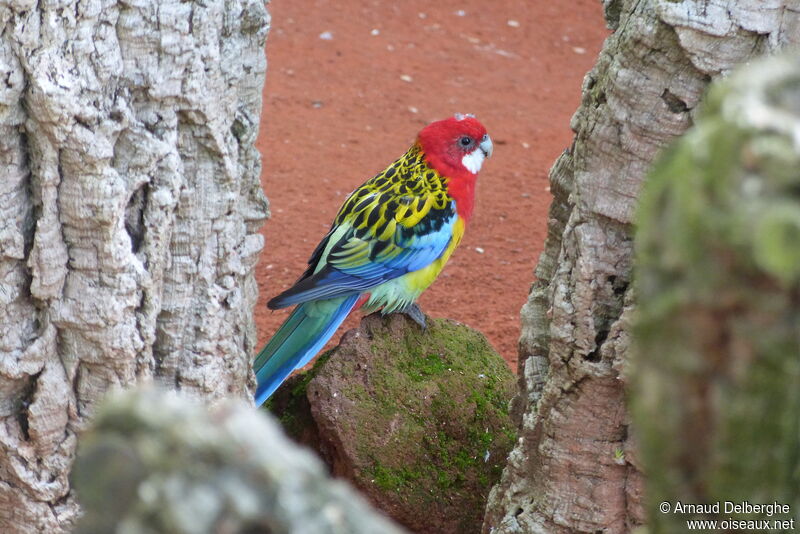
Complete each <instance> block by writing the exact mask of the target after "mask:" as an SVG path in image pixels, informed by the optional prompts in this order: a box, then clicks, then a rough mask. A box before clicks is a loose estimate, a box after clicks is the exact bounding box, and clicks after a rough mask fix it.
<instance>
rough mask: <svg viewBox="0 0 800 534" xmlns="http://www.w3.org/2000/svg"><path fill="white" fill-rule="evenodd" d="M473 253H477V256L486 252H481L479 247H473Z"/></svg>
mask: <svg viewBox="0 0 800 534" xmlns="http://www.w3.org/2000/svg"><path fill="white" fill-rule="evenodd" d="M475 252H477V253H478V254H483V253H484V252H486V251H485V250H483V249H482V248H481V247H475Z"/></svg>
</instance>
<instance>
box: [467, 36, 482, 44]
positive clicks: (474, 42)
mask: <svg viewBox="0 0 800 534" xmlns="http://www.w3.org/2000/svg"><path fill="white" fill-rule="evenodd" d="M467 41H469V42H470V43H472V44H480V42H481V40H480V39H478V38H477V37H467Z"/></svg>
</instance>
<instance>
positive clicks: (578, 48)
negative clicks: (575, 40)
mask: <svg viewBox="0 0 800 534" xmlns="http://www.w3.org/2000/svg"><path fill="white" fill-rule="evenodd" d="M572 51H573V52H575V53H576V54H585V53H586V49H585V48H584V47H582V46H573V47H572Z"/></svg>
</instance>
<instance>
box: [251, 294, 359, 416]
mask: <svg viewBox="0 0 800 534" xmlns="http://www.w3.org/2000/svg"><path fill="white" fill-rule="evenodd" d="M358 297H359V295H357V294H356V295H351V296H348V297H339V298H335V299H328V300H318V301H314V302H305V303H303V304H300V305H298V306H297V307H296V308H295V309H294V311H293V312H292V314H291V315H290V316H289V318H288V319H286V322H284V323H283V325H281V327H280V328H279V329H278V331H277V332H275V335H274V336H272V339H270V340H269V343H267V345H266V346H265V347H264V348H263V349H261V352H259V353H258V356H256V360H255V362H254V363H253V370H254V371H255V373H256V380H257V382H258V387H257V388H256V395H255V401H256V406H261V405H262V404H263V403H264V401H265V400H267V399H268V398H269V397H270V395H272V393H273V392H274V391H275V390H276V389H278V386H280V385H281V384H282V383H283V381H284V380H286V377H288V376H289V375H290V374H291V372H292V371H294V370H295V369H299V368H301V367H303V366H304V365H306V364H307V363H308V362H310V361H311V359H312V358H313V357H314V356H316V354H317V352H319V350H320V349H321V348H322V347H323V346H324V345H325V343H327V342H328V340H329V339H330V338H331V336H333V334H334V332H336V329H337V328H339V325H341V324H342V321H344V319H345V317H347V314H348V313H350V310H352V309H353V306H355V304H356V301H357V300H358Z"/></svg>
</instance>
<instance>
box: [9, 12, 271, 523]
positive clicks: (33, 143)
mask: <svg viewBox="0 0 800 534" xmlns="http://www.w3.org/2000/svg"><path fill="white" fill-rule="evenodd" d="M0 21H2V22H0V24H2V27H3V31H2V34H1V36H0V64H2V66H3V73H2V74H3V81H4V82H5V83H2V84H0V131H1V132H2V133H0V158H2V167H0V173H3V176H2V178H0V221H2V227H0V299H1V300H2V308H0V334H2V338H0V350H2V356H0V417H2V421H3V423H2V425H0V531H2V532H48V533H52V532H64V531H66V530H68V529H69V528H70V526H71V525H72V524H73V522H74V519H75V517H76V514H77V512H78V506H77V504H76V502H75V499H74V497H73V494H72V492H71V491H70V486H69V482H68V478H67V477H68V474H69V469H70V466H71V463H72V460H73V457H74V453H75V446H76V433H77V432H78V431H79V430H80V429H81V428H83V427H84V426H85V423H86V419H87V417H88V416H89V415H90V414H91V413H92V409H93V406H94V405H95V404H96V402H97V401H98V400H99V399H100V398H101V397H102V395H103V394H104V393H105V391H107V390H108V389H109V388H113V387H120V386H127V385H130V384H132V383H134V382H137V381H143V380H150V379H156V380H158V381H159V382H162V383H164V384H166V385H167V386H169V387H173V388H178V389H183V390H189V391H191V392H194V393H196V394H198V395H202V396H205V397H208V398H219V397H222V396H239V397H245V396H247V395H248V387H249V386H251V385H252V384H248V376H249V372H250V371H249V367H250V359H251V354H252V352H253V348H254V347H253V345H254V342H255V333H254V325H253V321H252V313H251V312H252V306H253V305H254V302H255V299H256V289H255V282H254V279H253V264H254V263H255V261H256V258H257V255H258V252H259V250H260V249H261V247H262V239H261V237H260V236H259V235H258V234H257V233H256V230H257V228H258V226H259V225H260V224H261V222H262V220H263V219H264V218H265V217H266V216H267V208H266V199H265V198H264V197H263V194H262V192H261V189H260V184H259V170H260V164H259V157H258V153H257V152H256V150H255V148H254V147H253V142H254V140H255V137H256V133H257V128H258V116H259V112H260V109H261V87H262V84H263V77H264V72H265V69H266V61H265V57H264V49H263V45H264V40H265V38H266V33H267V31H268V28H269V15H268V14H267V12H266V10H265V8H264V5H263V2H261V1H259V0H227V1H221V0H209V1H207V2H204V3H193V2H189V3H187V2H180V1H177V0H169V1H163V2H115V1H109V0H105V1H103V0H88V1H81V2H78V1H77V0H66V1H61V2H38V3H37V2H34V1H32V0H18V1H16V2H12V3H11V4H4V6H3V7H0Z"/></svg>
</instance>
